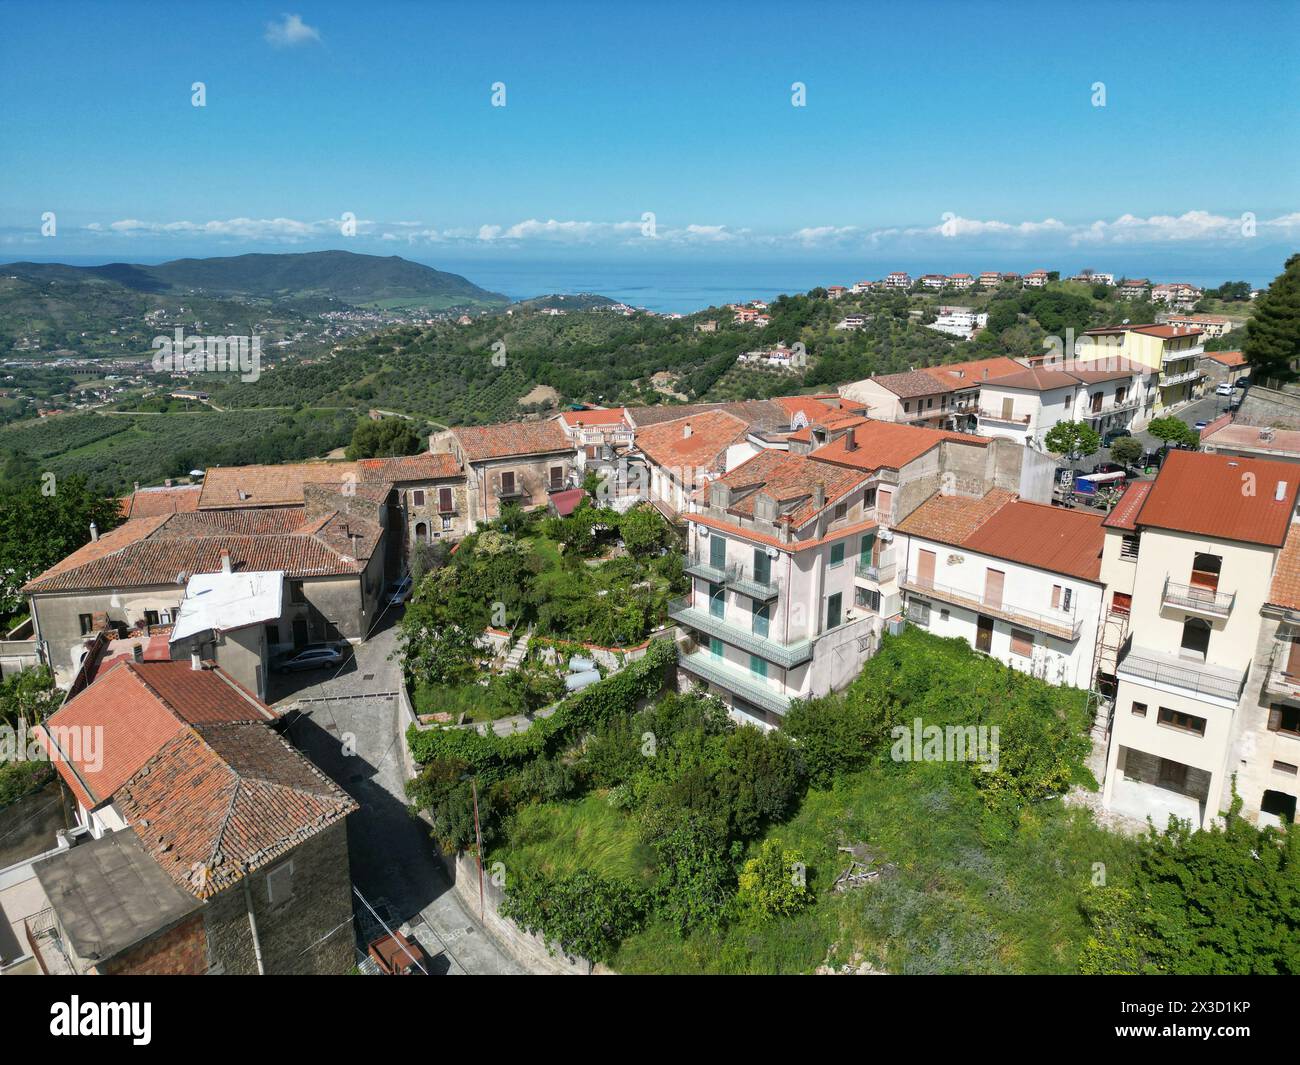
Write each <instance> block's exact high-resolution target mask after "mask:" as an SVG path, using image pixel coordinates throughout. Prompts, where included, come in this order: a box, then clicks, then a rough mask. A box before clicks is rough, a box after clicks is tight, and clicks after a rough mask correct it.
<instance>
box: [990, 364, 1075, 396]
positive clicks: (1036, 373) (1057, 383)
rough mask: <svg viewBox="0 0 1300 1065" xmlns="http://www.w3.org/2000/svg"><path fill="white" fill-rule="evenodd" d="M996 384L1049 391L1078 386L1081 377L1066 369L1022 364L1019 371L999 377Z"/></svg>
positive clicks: (1036, 390)
mask: <svg viewBox="0 0 1300 1065" xmlns="http://www.w3.org/2000/svg"><path fill="white" fill-rule="evenodd" d="M996 384H997V385H998V387H999V388H1024V389H1028V390H1029V391H1031V392H1047V391H1050V390H1051V389H1054V388H1077V387H1078V385H1079V379H1078V378H1077V377H1074V376H1072V375H1071V374H1068V373H1066V372H1065V371H1064V370H1049V369H1047V368H1045V367H1042V366H1030V367H1026V366H1022V367H1021V368H1020V372H1019V373H1009V374H1006V375H1005V376H1003V377H999V378H998V379H997V381H996Z"/></svg>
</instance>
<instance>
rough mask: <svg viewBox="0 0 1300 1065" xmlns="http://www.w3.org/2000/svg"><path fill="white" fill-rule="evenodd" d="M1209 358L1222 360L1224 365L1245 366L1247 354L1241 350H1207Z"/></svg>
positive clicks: (1217, 360)
mask: <svg viewBox="0 0 1300 1065" xmlns="http://www.w3.org/2000/svg"><path fill="white" fill-rule="evenodd" d="M1205 357H1206V358H1207V359H1213V360H1214V361H1215V362H1221V363H1223V365H1224V366H1245V365H1246V356H1245V355H1243V354H1242V353H1241V352H1240V351H1207V352H1206V353H1205Z"/></svg>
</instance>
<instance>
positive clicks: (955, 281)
mask: <svg viewBox="0 0 1300 1065" xmlns="http://www.w3.org/2000/svg"><path fill="white" fill-rule="evenodd" d="M974 284H975V278H974V277H972V276H971V275H970V274H949V275H948V287H949V288H955V289H968V288H970V287H971V286H972V285H974Z"/></svg>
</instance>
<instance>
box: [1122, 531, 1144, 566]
mask: <svg viewBox="0 0 1300 1065" xmlns="http://www.w3.org/2000/svg"><path fill="white" fill-rule="evenodd" d="M1141 539H1142V538H1141V535H1140V534H1139V533H1125V534H1124V536H1123V538H1122V539H1121V540H1120V544H1119V557H1120V558H1126V559H1128V560H1129V561H1130V562H1136V561H1137V557H1138V547H1139V546H1140V542H1141Z"/></svg>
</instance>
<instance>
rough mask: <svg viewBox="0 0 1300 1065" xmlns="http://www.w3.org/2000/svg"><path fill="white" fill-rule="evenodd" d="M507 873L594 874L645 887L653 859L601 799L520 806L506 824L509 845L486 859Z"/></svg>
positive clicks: (633, 829) (598, 795) (631, 829)
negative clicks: (500, 864) (500, 863)
mask: <svg viewBox="0 0 1300 1065" xmlns="http://www.w3.org/2000/svg"><path fill="white" fill-rule="evenodd" d="M489 860H490V861H493V862H495V861H500V862H502V863H504V865H505V867H506V875H507V877H508V876H510V875H511V873H515V874H519V873H521V872H543V873H546V874H548V875H551V876H564V875H568V874H570V873H576V872H578V871H580V870H582V869H599V870H600V871H601V872H602V873H604V874H606V875H609V876H617V877H620V878H623V879H626V880H632V881H636V880H640V881H643V882H645V883H649V882H650V881H651V880H652V879H653V878H654V853H653V851H651V850H650V848H649V847H646V846H644V845H643V844H642V843H641V842H640V840H639V839H638V837H637V831H636V826H635V824H634V823H633V822H632V821H631V819H630V818H628V817H627V815H625V814H623V813H620V812H619V811H617V810H615V809H613V808H612V807H611V806H610V805H609V803H608V802H606V800H605V796H604V794H603V793H594V794H591V795H588V796H586V797H585V798H583V799H580V800H578V801H576V802H564V803H539V804H537V805H535V806H525V807H523V808H522V809H521V810H520V811H519V813H518V814H516V815H515V817H514V818H513V819H512V821H511V823H510V827H509V843H508V844H507V845H505V846H502V847H499V848H497V849H495V850H493V851H492V852H491V854H490V855H489Z"/></svg>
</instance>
